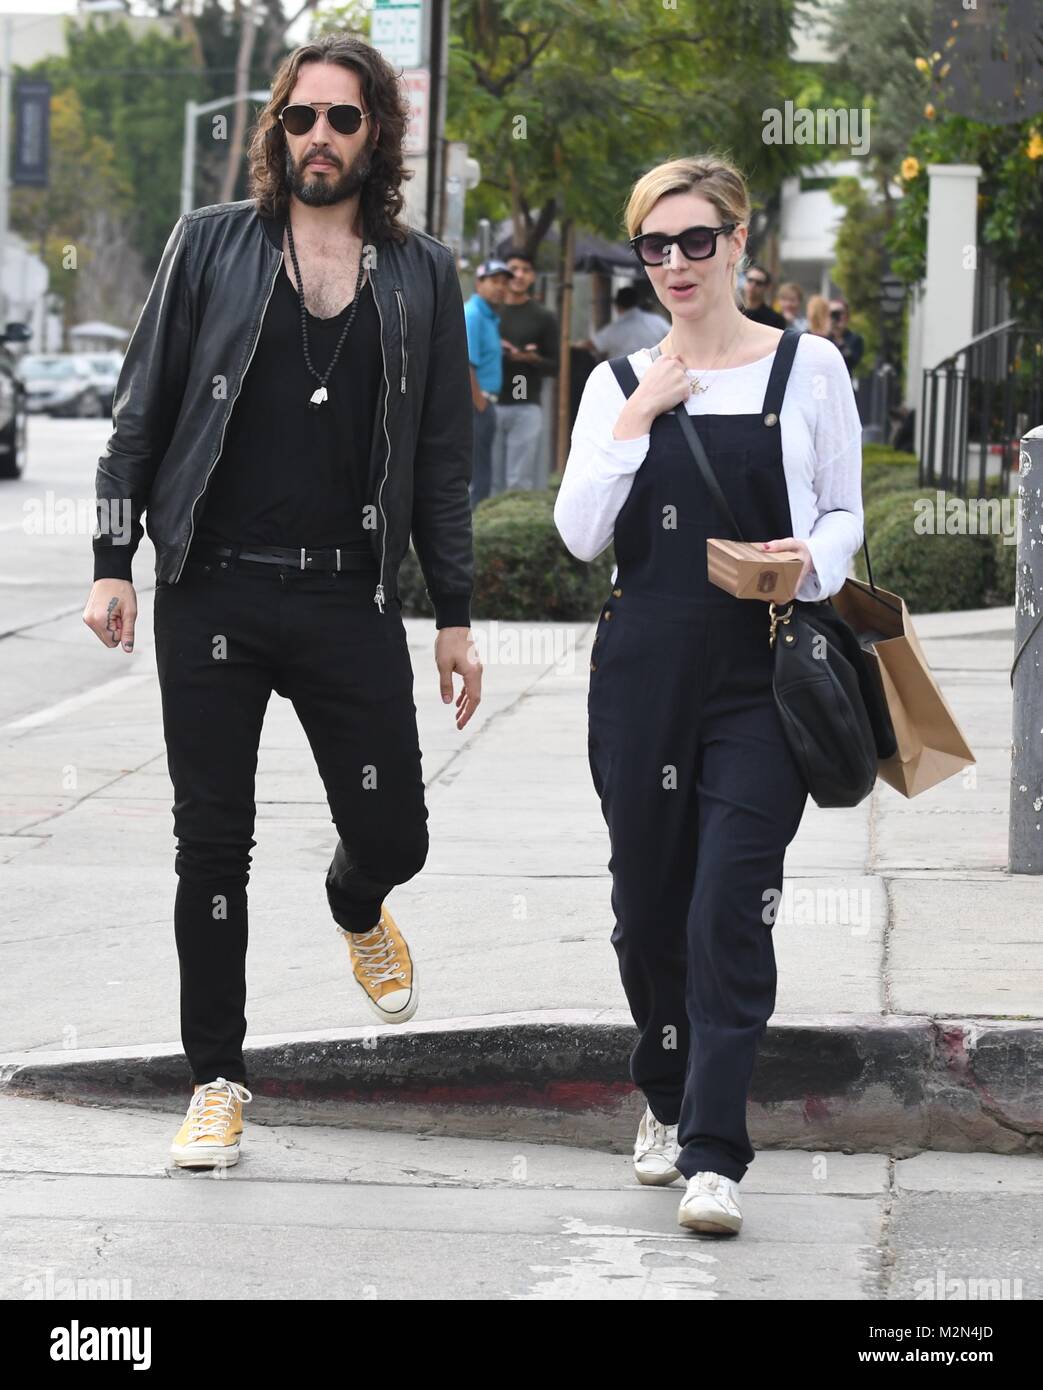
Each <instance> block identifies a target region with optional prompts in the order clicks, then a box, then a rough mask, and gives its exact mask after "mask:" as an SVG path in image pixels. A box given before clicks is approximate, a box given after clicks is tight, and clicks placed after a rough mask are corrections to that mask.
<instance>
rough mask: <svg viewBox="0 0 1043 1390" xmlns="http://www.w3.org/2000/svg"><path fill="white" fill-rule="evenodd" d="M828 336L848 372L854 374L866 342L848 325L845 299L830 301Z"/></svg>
mask: <svg viewBox="0 0 1043 1390" xmlns="http://www.w3.org/2000/svg"><path fill="white" fill-rule="evenodd" d="M829 336H830V337H831V338H832V339H833V341H834V342H835V343H836V345H837V347H838V348H839V349H840V354H841V356H842V357H843V359H844V361H845V362H846V363H847V370H848V374H849V375H850V376H854V374H855V368H856V367H857V366H858V364H859V362H861V360H862V354H863V353H864V352H865V350H866V344H865V339H864V338H863V337H862V335H861V333H855V332H854V331H853V330H852V329H851V327H850V323H849V315H848V311H847V301H846V300H843V299H834V300H831V301H830V305H829Z"/></svg>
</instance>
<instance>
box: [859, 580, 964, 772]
mask: <svg viewBox="0 0 1043 1390" xmlns="http://www.w3.org/2000/svg"><path fill="white" fill-rule="evenodd" d="M832 602H833V607H834V608H835V609H836V610H837V612H838V613H839V614H840V616H841V617H842V618H844V619H845V620H846V621H847V622H848V623H850V624H851V626H852V627H853V628H854V630H855V632H856V633H858V634H859V638H860V640H861V641H862V644H863V648H864V650H865V652H866V655H867V656H869V657H870V659H871V660H873V661H875V662H876V664H877V668H878V670H879V673H880V679H881V682H882V684H883V689H884V695H885V697H886V699H887V708H888V710H889V711H890V714H891V723H892V724H893V725H894V730H895V739H896V741H897V743H898V752H897V753H895V755H894V757H892V758H888V759H886V760H885V761H881V763H880V764H879V768H878V771H879V775H880V776H881V777H882V778H883V779H884V781H885V782H888V783H890V785H891V786H892V787H894V789H895V790H896V791H899V792H901V793H902V795H903V796H918V795H919V793H920V792H925V791H927V789H928V788H929V787H934V786H937V784H938V783H939V782H944V781H945V779H946V778H947V777H952V776H953V775H954V774H955V773H957V772H960V771H962V769H963V768H965V767H969V766H970V764H971V763H973V762H975V761H976V759H975V757H974V754H973V752H972V751H971V748H970V746H969V744H968V743H967V740H966V739H965V738H964V736H963V733H962V732H961V730H960V726H959V724H957V722H956V716H955V715H954V714H953V712H952V710H951V709H950V708H949V705H948V702H947V701H946V699H945V696H944V695H943V694H942V692H941V690H940V689H939V687H938V682H937V681H936V680H935V678H934V676H933V675H932V674H931V670H930V667H929V666H928V665H927V658H926V657H925V656H924V654H923V649H922V648H921V646H920V643H919V640H918V639H917V636H916V629H915V628H914V627H913V624H912V620H911V618H910V617H909V609H908V608H907V607H906V604H905V600H904V599H902V598H901V597H900V596H899V595H898V594H893V593H891V592H890V590H888V589H881V588H880V586H879V585H877V588H876V590H875V592H874V590H873V589H872V588H871V587H870V586H869V585H868V584H866V583H864V582H863V581H862V580H860V579H848V580H846V581H845V583H844V586H843V588H842V589H841V590H840V592H839V593H837V594H834V595H833V600H832Z"/></svg>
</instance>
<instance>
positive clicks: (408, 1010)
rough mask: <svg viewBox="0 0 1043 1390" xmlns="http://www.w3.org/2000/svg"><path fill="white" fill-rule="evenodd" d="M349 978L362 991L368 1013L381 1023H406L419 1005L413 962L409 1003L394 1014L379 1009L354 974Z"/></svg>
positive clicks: (418, 976) (417, 984)
mask: <svg viewBox="0 0 1043 1390" xmlns="http://www.w3.org/2000/svg"><path fill="white" fill-rule="evenodd" d="M351 978H352V979H353V980H354V981H355V984H356V985H358V987H359V989H360V990H361V991H362V994H363V996H364V998H365V1000H366V1003H367V1004H368V1005H369V1008H370V1013H374V1014H376V1016H377V1018H379V1019H380V1021H381V1022H382V1023H408V1022H409V1020H410V1019H411V1018H412V1017H413V1015H414V1014H415V1013H416V1011H417V1005H418V1004H419V1003H420V975H419V972H418V971H417V968H416V962H415V961H414V962H413V987H412V989H411V990H410V996H409V1003H408V1004H407V1005H406V1007H405V1008H404V1009H396V1010H395V1012H394V1013H389V1012H388V1011H387V1010H386V1009H382V1008H381V1007H380V1005H379V1004H378V1003H377V1002H376V1000H375V999H374V998H373V997H372V996H371V994H370V992H369V990H368V989H366V987H365V985H363V984H361V983H360V982H359V980H358V979H357V977H356V976H355V974H354V972H352V976H351Z"/></svg>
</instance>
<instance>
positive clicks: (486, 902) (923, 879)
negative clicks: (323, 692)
mask: <svg viewBox="0 0 1043 1390" xmlns="http://www.w3.org/2000/svg"><path fill="white" fill-rule="evenodd" d="M140 599H141V603H142V608H143V613H142V618H141V621H140V626H139V639H138V651H137V652H136V654H135V656H134V657H133V658H132V659H130V660H128V659H126V658H124V657H123V656H122V654H118V653H106V652H104V651H102V650H101V649H100V648H99V650H98V651H97V652H92V653H91V654H90V657H89V658H87V656H86V649H85V645H84V644H85V643H86V642H88V641H89V640H90V639H89V638H88V637H87V635H86V634H85V631H84V629H83V626H82V623H81V622H80V620H79V617H78V616H77V615H70V616H67V617H58V618H55V619H54V620H52V621H51V622H48V623H46V624H44V625H42V626H41V627H39V628H37V629H35V630H34V631H33V632H32V634H31V640H27V641H25V642H23V643H22V644H21V646H20V649H19V651H20V653H21V655H20V657H19V659H20V660H21V661H23V662H25V663H30V662H32V663H35V665H36V668H37V669H56V668H59V667H61V668H67V667H68V666H69V664H75V663H77V662H83V663H84V667H85V669H86V666H87V661H88V660H89V661H90V669H91V670H92V671H93V672H97V670H98V669H99V666H98V662H99V659H100V660H101V661H103V662H104V661H107V662H108V667H107V668H106V669H107V670H108V671H109V672H110V673H111V674H110V675H108V676H107V677H102V679H103V680H104V681H107V682H108V683H107V684H105V685H104V686H100V685H98V684H97V683H95V684H93V685H88V686H87V688H86V689H85V690H84V691H82V692H80V693H77V694H74V695H72V696H71V697H69V698H68V699H65V700H63V701H62V702H61V703H60V704H59V705H57V706H56V707H52V708H46V707H42V708H37V707H36V705H38V704H40V701H38V700H35V701H34V698H33V694H32V692H33V689H34V688H35V687H34V685H33V681H32V679H31V669H30V666H29V665H28V664H27V665H26V670H25V671H24V672H19V673H17V676H16V678H17V679H18V680H20V681H21V683H22V687H23V689H24V699H23V703H22V706H20V707H19V708H18V709H16V710H15V712H14V713H13V715H12V716H11V717H10V718H9V719H8V720H7V722H6V724H5V725H4V726H3V727H2V728H0V761H2V765H3V767H4V770H5V776H4V779H3V791H2V799H0V885H2V891H3V900H4V902H5V904H6V906H7V910H6V912H5V913H4V917H3V924H2V937H0V941H2V951H3V957H2V959H3V966H4V969H3V971H2V978H3V984H2V986H0V990H2V1003H3V1011H2V1017H3V1019H4V1028H3V1036H2V1038H0V1051H2V1053H3V1054H4V1055H3V1056H2V1057H0V1065H2V1066H3V1073H2V1074H3V1076H4V1077H5V1078H6V1080H7V1083H8V1086H9V1087H13V1088H15V1089H17V1090H20V1091H25V1092H32V1093H34V1094H37V1095H48V1094H52V1095H59V1096H60V1095H77V1096H79V1097H81V1098H86V1097H89V1096H91V1095H93V1096H95V1097H96V1098H97V1099H99V1100H102V1101H104V1100H106V1099H107V1100H111V1099H112V1097H113V1096H116V1095H118V1096H121V1097H122V1098H124V1099H125V1100H127V1101H129V1102H130V1103H141V1104H147V1105H149V1106H155V1105H157V1104H158V1105H164V1106H168V1107H169V1108H171V1109H177V1108H179V1107H180V1108H183V1104H184V1099H183V1098H184V1094H185V1088H186V1081H187V1071H186V1069H185V1064H184V1060H183V1058H182V1057H181V1054H180V1043H179V1041H178V1033H179V1028H178V999H177V959H176V954H175V950H174V941H173V931H172V926H171V912H172V904H173V894H174V887H175V878H174V874H173V865H172V860H173V837H172V832H171V816H170V804H171V799H172V794H171V789H170V784H169V780H168V778H167V773H166V764H165V755H164V752H163V743H162V734H161V724H160V709H159V695H158V690H157V688H156V684H155V676H154V655H153V652H152V648H151V593H150V592H149V591H147V590H142V591H141V592H140ZM915 621H916V625H917V631H918V633H919V634H920V636H921V639H922V641H923V645H924V650H925V652H926V655H927V658H928V660H929V661H930V663H931V666H932V669H933V670H934V671H935V673H936V675H937V676H938V678H939V680H940V682H941V684H942V687H943V689H944V691H945V693H946V697H947V699H948V700H949V702H950V704H951V705H952V707H953V709H954V712H955V713H956V716H957V718H958V719H959V721H960V723H961V726H962V728H963V730H964V732H965V734H966V736H967V738H968V740H969V742H970V744H971V747H972V748H973V749H974V751H975V753H976V755H977V759H978V762H977V765H976V766H975V767H973V768H971V769H969V770H968V772H967V774H966V775H965V776H962V777H955V778H952V779H950V780H949V781H948V782H946V783H943V784H942V785H941V786H939V787H936V788H934V789H933V790H931V791H929V792H927V793H925V794H924V795H922V796H920V797H917V798H916V799H915V800H913V801H906V800H905V799H904V798H902V797H901V796H900V795H899V794H898V793H897V792H895V791H894V790H893V789H892V788H890V787H888V786H886V785H884V784H883V783H878V784H877V788H876V790H875V792H874V793H873V795H872V797H871V798H870V799H869V800H868V801H866V802H865V803H863V804H862V805H861V806H860V807H857V808H855V809H853V810H841V811H822V810H819V809H818V808H817V807H815V806H814V805H813V804H810V803H809V807H808V811H807V813H806V815H805V818H804V821H803V824H802V825H801V828H800V831H799V834H798V836H797V839H796V840H795V842H794V844H793V846H792V847H791V850H790V852H789V855H788V858H787V881H786V893H785V895H784V898H783V901H782V905H781V907H780V910H779V916H778V920H777V922H776V925H775V928H774V939H775V945H776V956H777V960H778V966H779V988H778V1000H777V1012H776V1014H775V1016H774V1018H773V1020H772V1023H771V1025H770V1027H769V1031H768V1034H767V1036H766V1038H765V1041H764V1044H763V1046H762V1052H761V1058H760V1061H759V1063H758V1069H757V1073H756V1077H755V1086H754V1095H753V1098H752V1103H751V1111H750V1121H751V1134H752V1135H753V1137H754V1140H755V1142H756V1143H757V1144H758V1145H759V1146H763V1145H771V1144H776V1145H789V1146H793V1147H807V1148H817V1147H826V1148H841V1147H848V1148H850V1147H852V1146H854V1147H858V1148H862V1149H880V1150H888V1149H890V1150H891V1151H892V1152H910V1153H911V1152H915V1151H916V1150H918V1149H920V1148H939V1149H957V1150H960V1149H962V1150H993V1151H995V1152H997V1153H1010V1154H1016V1153H1025V1152H1029V1151H1038V1146H1039V1143H1040V1141H1041V1137H1043V907H1041V905H1040V903H1041V900H1040V885H1039V883H1038V882H1037V881H1035V880H1034V879H1032V878H1024V877H1017V876H1014V877H1012V876H1010V875H1008V874H1007V873H1006V870H1005V864H1006V854H1007V815H1008V798H1009V766H1010V724H1011V711H1010V700H1011V691H1010V685H1009V681H1008V670H1009V665H1010V661H1011V658H1012V649H1013V610H1012V609H1011V608H1006V609H989V610H984V611H981V612H966V613H952V614H936V615H925V616H922V617H919V618H917V619H915ZM477 627H478V628H479V629H486V630H487V632H488V633H489V643H490V645H491V647H492V650H489V649H488V648H487V651H486V653H485V658H486V677H485V698H484V701H483V704H482V706H481V709H480V711H479V714H478V715H477V716H476V718H475V719H474V720H473V721H472V724H471V725H470V726H469V727H468V728H467V729H466V730H465V731H464V732H463V733H462V734H460V733H458V732H457V730H456V728H455V725H454V723H453V718H452V707H448V708H446V707H444V706H442V704H441V702H440V701H439V699H438V693H437V685H436V680H435V672H434V666H433V662H432V659H431V648H432V642H433V637H434V630H433V628H432V627H431V625H430V624H429V623H427V622H425V621H421V620H416V621H410V623H409V630H410V643H411V649H412V654H413V664H414V670H415V672H416V702H417V707H418V712H419V720H420V731H421V745H422V747H423V749H424V755H425V758H424V767H425V778H426V780H427V783H428V787H429V807H430V812H431V824H430V829H431V837H432V848H431V854H430V857H429V859H428V863H427V867H426V868H425V870H424V872H423V873H422V874H421V875H420V876H419V877H418V878H417V879H416V880H414V881H413V882H412V883H410V884H407V885H404V886H403V887H402V888H400V889H398V890H397V891H396V892H395V894H394V895H393V897H392V898H391V900H390V905H391V907H392V910H393V911H394V912H395V915H396V917H397V919H398V920H399V922H400V923H401V925H402V926H403V928H404V930H405V931H406V933H407V934H408V936H409V939H410V942H411V944H412V946H413V948H414V951H415V953H416V957H417V959H418V962H419V978H420V985H421V1005H420V1011H419V1014H418V1016H417V1018H416V1019H415V1020H414V1021H413V1023H412V1024H410V1025H407V1026H406V1027H405V1028H402V1029H397V1030H396V1029H387V1028H382V1027H379V1026H373V1022H372V1019H371V1016H370V1015H369V1013H368V1011H367V1010H366V1009H365V1008H364V1006H363V1004H362V1003H361V1002H360V995H359V993H358V991H357V988H356V986H355V985H354V982H353V980H352V978H351V975H350V971H349V968H348V959H347V951H346V947H345V945H344V943H343V941H342V940H341V939H340V937H339V936H338V935H337V934H336V933H335V931H334V929H333V924H332V922H331V920H330V917H329V913H328V909H327V905H326V900H325V894H324V890H323V878H324V875H325V871H326V867H327V864H328V862H329V859H330V855H331V853H332V850H333V846H334V843H335V841H336V832H335V830H334V828H333V825H332V823H331V819H330V814H329V810H328V808H327V806H326V803H325V799H324V796H323V792H322V786H321V783H320V781H319V779H318V775H317V773H316V772H315V769H314V766H313V764H312V760H311V754H310V751H309V749H308V746H307V743H306V740H305V738H304V735H303V733H302V732H301V731H300V729H299V728H298V726H297V724H296V721H295V719H294V717H293V713H292V710H291V709H290V707H289V705H288V704H287V703H286V702H285V701H283V700H281V699H279V698H278V697H277V696H273V698H272V703H271V705H270V707H269V713H268V719H267V722H266V725H265V731H264V736H263V740H262V747H261V755H260V760H259V767H258V779H257V800H258V821H257V830H256V832H255V838H256V839H257V848H256V849H255V851H254V861H253V868H252V873H251V944H250V958H249V989H250V996H249V1003H248V1019H249V1032H248V1035H247V1045H248V1047H251V1048H252V1049H259V1051H255V1052H254V1053H253V1054H252V1055H251V1056H249V1057H248V1065H249V1066H250V1068H251V1074H252V1076H253V1078H254V1080H255V1087H256V1090H257V1092H258V1098H257V1101H256V1102H255V1104H254V1106H253V1107H251V1111H252V1114H253V1117H254V1118H256V1119H265V1118H267V1119H269V1120H270V1121H271V1122H278V1121H279V1120H280V1119H285V1118H287V1116H288V1115H292V1116H293V1117H295V1118H297V1119H298V1120H299V1119H302V1118H304V1119H310V1120H311V1121H312V1122H316V1121H322V1122H324V1123H332V1124H358V1123H363V1124H374V1125H376V1124H379V1125H384V1126H391V1127H398V1126H401V1127H402V1128H406V1129H412V1130H414V1131H415V1129H416V1126H417V1124H423V1125H425V1126H427V1127H429V1128H430V1129H431V1130H439V1129H441V1130H443V1131H444V1132H446V1133H457V1134H473V1135H503V1136H504V1137H510V1136H514V1137H517V1138H519V1139H529V1138H557V1139H561V1140H571V1141H572V1142H576V1143H580V1144H586V1143H593V1144H600V1145H602V1146H603V1145H604V1144H605V1143H606V1142H609V1143H612V1144H614V1145H617V1146H624V1145H626V1144H627V1143H629V1142H632V1134H633V1124H634V1116H635V1115H636V1114H637V1113H638V1108H637V1101H636V1097H635V1096H634V1094H633V1093H632V1090H631V1088H630V1087H629V1085H628V1080H627V1072H626V1056H627V1053H628V1051H629V1046H630V1040H631V1037H632V1025H631V1023H630V1018H629V1014H628V1013H627V1011H626V1004H625V1000H624V998H623V995H622V991H621V989H620V985H619V981H618V975H617V971H616V961H615V955H614V952H613V951H612V948H611V945H610V943H609V933H610V931H611V925H612V921H611V915H610V908H609V880H608V874H607V868H606V864H607V858H608V842H607V835H606V832H605V828H604V824H603V822H602V820H601V814H600V809H599V807H598V805H597V801H596V799H595V797H594V792H593V789H592V786H591V783H590V775H589V770H588V767H587V760H586V743H585V740H586V724H585V720H586V711H585V689H586V683H587V676H588V669H587V663H588V655H587V653H588V649H589V644H590V640H591V636H592V627H591V626H590V625H573V626H571V627H559V628H557V629H555V630H553V631H552V630H551V629H550V628H547V627H543V628H541V627H540V626H539V625H532V626H525V625H522V626H520V627H519V625H515V624H500V625H498V626H495V627H494V626H493V625H487V624H479V625H477ZM555 633H556V634H557V637H558V639H559V641H560V640H561V639H562V637H563V636H565V635H568V637H569V640H570V641H571V642H574V649H573V651H572V653H571V655H572V660H571V663H570V662H569V661H566V662H565V663H564V667H565V669H559V668H557V667H556V666H555V665H554V662H553V650H552V643H551V640H550V639H551V638H552V637H553V636H554V635H555ZM514 639H519V643H518V645H519V646H520V650H521V655H522V656H523V657H525V658H526V659H525V660H524V661H518V660H513V661H511V660H508V661H505V660H503V658H504V656H507V657H509V656H510V655H511V652H510V650H509V646H510V642H511V641H512V640H514ZM526 643H528V645H529V646H531V647H535V648H537V650H526ZM540 645H542V646H544V647H545V648H546V650H545V651H544V652H543V653H542V654H541V652H540V651H539V650H538V648H539V646H540ZM27 649H31V650H28V651H27ZM570 665H571V669H568V668H569V666H570ZM94 680H95V682H96V680H97V678H96V676H95V677H94Z"/></svg>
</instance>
